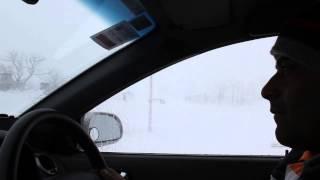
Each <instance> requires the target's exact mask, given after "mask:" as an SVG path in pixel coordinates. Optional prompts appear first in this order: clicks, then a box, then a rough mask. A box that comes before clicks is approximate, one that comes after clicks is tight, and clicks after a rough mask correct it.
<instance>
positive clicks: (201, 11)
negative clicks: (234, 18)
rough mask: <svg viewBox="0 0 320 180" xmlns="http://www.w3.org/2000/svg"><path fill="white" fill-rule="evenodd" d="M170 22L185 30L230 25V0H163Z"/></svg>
mask: <svg viewBox="0 0 320 180" xmlns="http://www.w3.org/2000/svg"><path fill="white" fill-rule="evenodd" d="M161 2H162V6H163V8H164V11H165V13H166V15H167V17H168V18H169V20H170V21H171V22H172V23H173V24H174V25H176V26H179V27H182V28H184V29H201V28H212V27H219V26H223V25H226V24H229V23H230V21H231V20H230V18H231V1H230V0H217V1H213V0H198V1H186V0H176V1H173V0H162V1H161Z"/></svg>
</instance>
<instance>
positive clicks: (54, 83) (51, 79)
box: [40, 70, 63, 94]
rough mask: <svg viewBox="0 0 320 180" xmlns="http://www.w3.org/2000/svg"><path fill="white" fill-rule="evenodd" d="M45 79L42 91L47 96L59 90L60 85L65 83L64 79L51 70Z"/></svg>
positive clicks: (41, 86)
mask: <svg viewBox="0 0 320 180" xmlns="http://www.w3.org/2000/svg"><path fill="white" fill-rule="evenodd" d="M43 77H44V78H42V81H43V82H41V83H40V89H41V90H42V91H43V92H44V93H45V94H49V93H51V92H52V91H54V90H55V89H57V88H58V87H59V85H60V84H61V83H62V82H63V78H62V77H61V76H60V74H59V73H58V72H57V71H55V70H51V71H50V72H49V73H48V74H46V76H43Z"/></svg>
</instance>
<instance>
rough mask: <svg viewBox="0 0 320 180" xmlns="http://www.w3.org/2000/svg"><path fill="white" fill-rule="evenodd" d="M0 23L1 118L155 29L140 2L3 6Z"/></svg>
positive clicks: (82, 0) (44, 0) (70, 0)
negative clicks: (2, 114)
mask: <svg viewBox="0 0 320 180" xmlns="http://www.w3.org/2000/svg"><path fill="white" fill-rule="evenodd" d="M0 23H1V28H0V42H1V45H0V100H1V105H0V113H5V114H10V115H14V116H19V115H20V114H21V113H23V112H24V111H25V110H26V109H28V108H30V107H31V106H32V105H34V104H35V103H37V102H39V101H40V100H41V99H43V98H44V97H46V96H48V95H49V94H50V93H51V92H53V91H54V90H56V89H57V88H59V87H61V86H62V85H64V84H65V83H66V82H68V81H70V80H71V79H73V78H74V77H76V76H77V75H79V74H80V73H82V72H83V71H85V70H86V69H88V68H89V67H91V66H93V65H94V64H96V63H97V62H99V61H101V60H103V59H105V58H106V57H108V56H109V55H111V54H112V53H114V52H116V51H119V50H120V49H122V48H124V47H125V46H127V45H128V44H130V43H132V42H134V41H135V40H137V39H139V38H140V37H142V36H145V35H146V34H147V33H148V32H150V31H151V30H152V29H153V28H154V22H153V21H152V19H151V17H150V16H149V15H148V14H147V12H145V10H144V8H143V6H142V5H141V3H140V2H139V1H138V0H67V1H66V0H55V1H49V0H40V1H39V2H38V3H37V4H35V5H28V4H26V3H24V2H23V1H22V0H21V1H20V0H16V1H3V2H1V6H0Z"/></svg>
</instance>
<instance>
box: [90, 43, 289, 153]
mask: <svg viewBox="0 0 320 180" xmlns="http://www.w3.org/2000/svg"><path fill="white" fill-rule="evenodd" d="M274 41H275V38H265V39H259V40H254V41H248V42H243V43H239V44H235V45H231V46H227V47H223V48H220V49H215V50H212V51H209V52H206V53H203V54H201V55H198V56H195V57H192V58H190V59H187V60H185V61H182V62H180V63H177V64H175V65H173V66H171V67H168V68H166V69H164V70H162V71H160V72H158V73H156V74H154V75H152V76H150V77H148V78H145V79H143V80H141V81H140V82H138V83H136V84H134V85H132V86H130V87H128V88H127V89H124V90H123V91H122V92H120V93H118V94H116V95H115V96H113V97H112V98H110V99H108V100H106V101H105V102H104V103H102V104H100V105H99V106H97V107H96V108H94V109H93V110H92V112H107V113H112V114H115V115H116V116H118V117H119V119H120V120H121V122H122V124H123V137H122V139H121V140H119V141H118V142H117V143H115V144H112V145H105V146H102V147H100V150H101V151H103V152H123V153H161V154H196V155H284V152H285V149H286V148H285V147H283V146H281V145H280V144H278V143H277V141H276V139H275V135H274V131H275V123H274V121H273V117H272V114H271V113H270V112H269V103H268V101H266V100H265V99H263V98H262V97H261V94H260V91H261V89H262V87H263V86H264V84H265V83H266V82H267V81H268V79H269V78H270V77H271V76H272V75H273V73H274V72H275V69H274V64H275V61H274V60H273V57H272V56H271V55H270V54H269V51H270V49H271V47H272V45H273V43H274Z"/></svg>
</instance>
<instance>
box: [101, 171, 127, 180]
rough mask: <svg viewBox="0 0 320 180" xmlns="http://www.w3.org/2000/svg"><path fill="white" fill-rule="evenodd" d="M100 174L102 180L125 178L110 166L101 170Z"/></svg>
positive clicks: (121, 179) (122, 179) (120, 179)
mask: <svg viewBox="0 0 320 180" xmlns="http://www.w3.org/2000/svg"><path fill="white" fill-rule="evenodd" d="M100 176H101V178H102V179H103V180H125V179H124V178H123V177H122V176H120V174H119V173H117V171H115V170H113V169H111V168H107V169H103V170H101V171H100Z"/></svg>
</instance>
